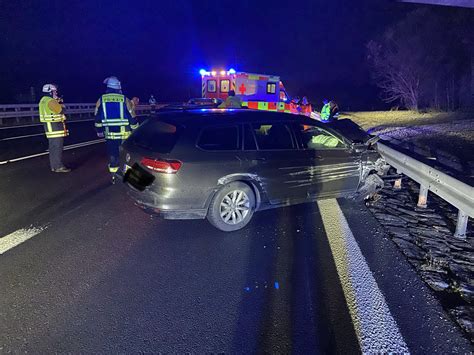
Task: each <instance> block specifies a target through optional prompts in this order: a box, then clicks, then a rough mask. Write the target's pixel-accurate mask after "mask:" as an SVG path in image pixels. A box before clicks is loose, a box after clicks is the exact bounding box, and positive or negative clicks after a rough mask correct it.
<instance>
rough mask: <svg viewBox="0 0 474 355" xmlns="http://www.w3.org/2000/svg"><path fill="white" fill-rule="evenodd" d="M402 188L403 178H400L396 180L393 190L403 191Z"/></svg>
mask: <svg viewBox="0 0 474 355" xmlns="http://www.w3.org/2000/svg"><path fill="white" fill-rule="evenodd" d="M401 188H402V178H399V179H397V180H395V182H394V183H393V189H394V190H401Z"/></svg>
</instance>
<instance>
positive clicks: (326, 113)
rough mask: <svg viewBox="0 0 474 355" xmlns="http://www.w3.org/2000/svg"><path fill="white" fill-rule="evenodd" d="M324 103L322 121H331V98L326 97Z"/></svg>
mask: <svg viewBox="0 0 474 355" xmlns="http://www.w3.org/2000/svg"><path fill="white" fill-rule="evenodd" d="M323 104H324V106H323V108H322V109H321V120H322V121H329V118H330V116H331V106H330V105H329V100H328V99H324V100H323Z"/></svg>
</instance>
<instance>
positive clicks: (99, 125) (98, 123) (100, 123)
mask: <svg viewBox="0 0 474 355" xmlns="http://www.w3.org/2000/svg"><path fill="white" fill-rule="evenodd" d="M94 126H96V127H97V128H101V127H102V122H96V123H94Z"/></svg>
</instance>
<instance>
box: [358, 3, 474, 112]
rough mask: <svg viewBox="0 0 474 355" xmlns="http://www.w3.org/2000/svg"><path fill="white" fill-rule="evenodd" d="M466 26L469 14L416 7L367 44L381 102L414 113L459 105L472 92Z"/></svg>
mask: <svg viewBox="0 0 474 355" xmlns="http://www.w3.org/2000/svg"><path fill="white" fill-rule="evenodd" d="M470 24H472V16H471V15H469V14H466V13H465V11H460V10H459V9H446V8H443V9H419V10H416V11H413V12H411V13H409V14H407V15H406V16H405V17H404V18H403V19H402V20H400V21H399V22H398V23H395V24H394V25H392V26H391V27H390V28H388V29H387V30H386V31H385V32H384V33H383V34H382V35H380V36H378V38H376V39H375V40H372V41H370V42H369V43H368V44H367V55H368V61H369V63H370V64H371V67H372V76H373V79H374V80H375V83H376V85H377V86H378V87H380V88H381V91H382V99H383V100H384V101H385V102H399V103H400V104H401V105H403V106H404V107H406V108H409V109H414V110H417V109H419V108H425V107H431V108H437V109H446V110H455V109H458V108H460V107H462V106H463V103H462V102H463V98H464V97H466V96H467V95H469V93H468V91H470V90H469V89H468V88H467V85H466V84H465V83H466V78H470V77H471V73H470V68H471V61H472V59H471V58H472V53H471V51H472V49H471V48H469V44H470V43H471V41H469V39H470V38H472V25H470ZM464 106H465V105H464Z"/></svg>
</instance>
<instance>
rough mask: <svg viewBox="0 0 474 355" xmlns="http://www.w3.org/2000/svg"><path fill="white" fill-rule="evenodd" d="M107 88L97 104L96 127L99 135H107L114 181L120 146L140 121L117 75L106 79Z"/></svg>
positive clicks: (110, 169) (113, 179) (113, 180)
mask: <svg viewBox="0 0 474 355" xmlns="http://www.w3.org/2000/svg"><path fill="white" fill-rule="evenodd" d="M104 84H106V85H107V90H106V93H105V94H104V95H102V96H101V97H100V99H99V100H98V101H97V104H96V111H95V127H96V130H97V136H98V137H105V141H106V145H107V153H108V155H109V165H108V168H109V172H110V173H111V174H112V183H115V173H116V172H117V171H118V169H119V147H120V145H121V144H122V142H123V141H124V140H125V139H127V138H128V136H130V134H131V133H132V131H133V130H135V129H136V128H138V122H137V120H136V119H135V117H133V115H132V104H131V102H130V100H129V99H127V98H126V97H125V96H124V95H123V94H122V85H121V83H120V81H119V80H118V79H117V77H115V76H110V77H108V78H106V79H105V80H104Z"/></svg>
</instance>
